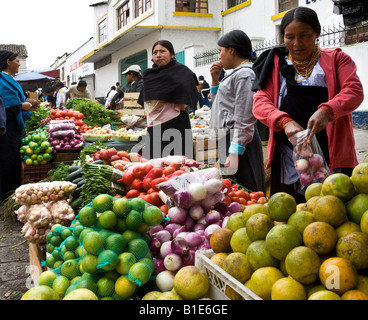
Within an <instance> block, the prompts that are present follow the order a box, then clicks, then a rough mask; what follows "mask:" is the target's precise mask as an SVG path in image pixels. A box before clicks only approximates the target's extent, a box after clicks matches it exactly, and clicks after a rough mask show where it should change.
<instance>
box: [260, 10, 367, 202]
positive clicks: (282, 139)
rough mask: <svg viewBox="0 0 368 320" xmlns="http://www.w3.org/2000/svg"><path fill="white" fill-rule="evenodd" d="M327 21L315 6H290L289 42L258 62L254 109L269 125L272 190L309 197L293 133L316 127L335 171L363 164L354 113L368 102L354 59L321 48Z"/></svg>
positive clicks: (285, 31) (284, 25)
mask: <svg viewBox="0 0 368 320" xmlns="http://www.w3.org/2000/svg"><path fill="white" fill-rule="evenodd" d="M320 32H321V26H320V23H319V21H318V17H317V14H316V13H315V12H314V11H313V10H312V9H309V8H305V7H298V8H296V9H293V10H290V11H288V12H287V13H286V14H285V16H284V17H283V19H282V22H281V36H282V37H283V39H284V42H285V45H284V46H280V47H276V48H274V49H272V50H269V51H265V52H264V53H262V54H261V56H260V57H259V58H258V60H257V61H256V62H255V64H254V66H253V67H254V71H255V73H256V75H257V80H256V82H255V85H254V88H253V89H254V90H255V91H257V92H256V93H255V95H254V106H253V112H254V115H255V116H256V118H257V119H259V120H260V121H261V122H262V123H263V124H265V125H266V126H268V127H269V132H270V137H269V141H268V164H267V168H272V169H271V194H273V193H276V192H280V191H283V192H287V193H290V194H291V195H293V196H294V197H295V198H296V200H297V202H304V201H305V198H304V194H303V190H302V188H300V182H299V177H298V174H297V172H296V169H295V166H294V162H293V158H292V154H293V146H292V144H291V143H290V142H289V138H290V137H292V136H293V135H295V134H296V133H298V132H300V131H303V130H305V129H310V135H309V136H308V141H309V142H310V141H311V139H312V138H313V136H314V135H316V137H317V141H318V143H319V145H320V146H321V149H322V151H323V155H324V158H325V160H326V162H327V164H328V165H329V168H330V170H331V172H342V173H345V174H347V175H349V176H350V175H351V172H352V170H353V168H354V167H355V166H356V165H357V164H358V161H357V157H356V152H355V141H354V133H353V123H352V112H353V111H354V110H355V109H356V108H358V106H359V105H360V104H361V102H362V101H363V98H364V97H363V88H362V84H361V82H360V80H359V78H358V76H357V74H356V69H357V68H356V65H355V63H354V61H353V60H352V59H351V58H350V57H349V56H348V55H347V54H346V53H344V52H343V51H342V50H341V49H340V48H337V49H334V50H332V49H321V48H320V47H319V46H318V37H319V35H320Z"/></svg>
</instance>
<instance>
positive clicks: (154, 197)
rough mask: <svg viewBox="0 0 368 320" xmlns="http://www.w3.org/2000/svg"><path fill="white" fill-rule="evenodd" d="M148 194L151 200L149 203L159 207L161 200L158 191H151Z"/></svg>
mask: <svg viewBox="0 0 368 320" xmlns="http://www.w3.org/2000/svg"><path fill="white" fill-rule="evenodd" d="M150 196H151V201H152V202H150V204H153V205H154V206H156V207H159V206H161V205H162V200H161V198H160V196H159V195H158V192H152V193H151V194H150Z"/></svg>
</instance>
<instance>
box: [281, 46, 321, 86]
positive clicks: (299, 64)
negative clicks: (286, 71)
mask: <svg viewBox="0 0 368 320" xmlns="http://www.w3.org/2000/svg"><path fill="white" fill-rule="evenodd" d="M320 54H321V48H320V47H319V46H318V45H316V46H315V49H314V52H313V54H312V56H311V57H310V58H309V59H307V60H304V61H300V60H295V59H293V57H292V56H291V54H290V53H289V54H288V59H289V60H290V61H291V62H292V63H293V65H294V67H295V71H296V73H295V80H296V81H298V82H299V81H302V80H305V79H307V78H309V77H310V75H311V74H312V71H313V69H314V66H315V64H316V63H317V61H318V59H319V56H320ZM298 74H300V75H301V76H302V77H303V78H302V79H300V80H297V75H298Z"/></svg>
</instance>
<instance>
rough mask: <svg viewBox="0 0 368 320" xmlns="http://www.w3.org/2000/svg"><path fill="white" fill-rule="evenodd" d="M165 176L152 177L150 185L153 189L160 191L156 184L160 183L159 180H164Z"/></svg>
mask: <svg viewBox="0 0 368 320" xmlns="http://www.w3.org/2000/svg"><path fill="white" fill-rule="evenodd" d="M166 180H167V179H166V177H160V178H156V179H153V180H152V182H151V187H152V189H153V190H155V191H157V192H158V191H160V189H159V188H158V187H157V185H158V184H160V183H161V182H164V181H166Z"/></svg>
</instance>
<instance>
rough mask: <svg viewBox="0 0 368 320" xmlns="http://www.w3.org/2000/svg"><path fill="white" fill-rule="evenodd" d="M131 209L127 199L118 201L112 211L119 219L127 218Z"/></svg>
mask: <svg viewBox="0 0 368 320" xmlns="http://www.w3.org/2000/svg"><path fill="white" fill-rule="evenodd" d="M130 209H131V205H130V202H129V201H128V200H127V199H123V198H120V199H116V200H115V201H114V204H113V206H112V210H113V211H114V212H115V214H116V215H117V216H118V217H125V216H126V215H127V214H128V213H129V211H130Z"/></svg>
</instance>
